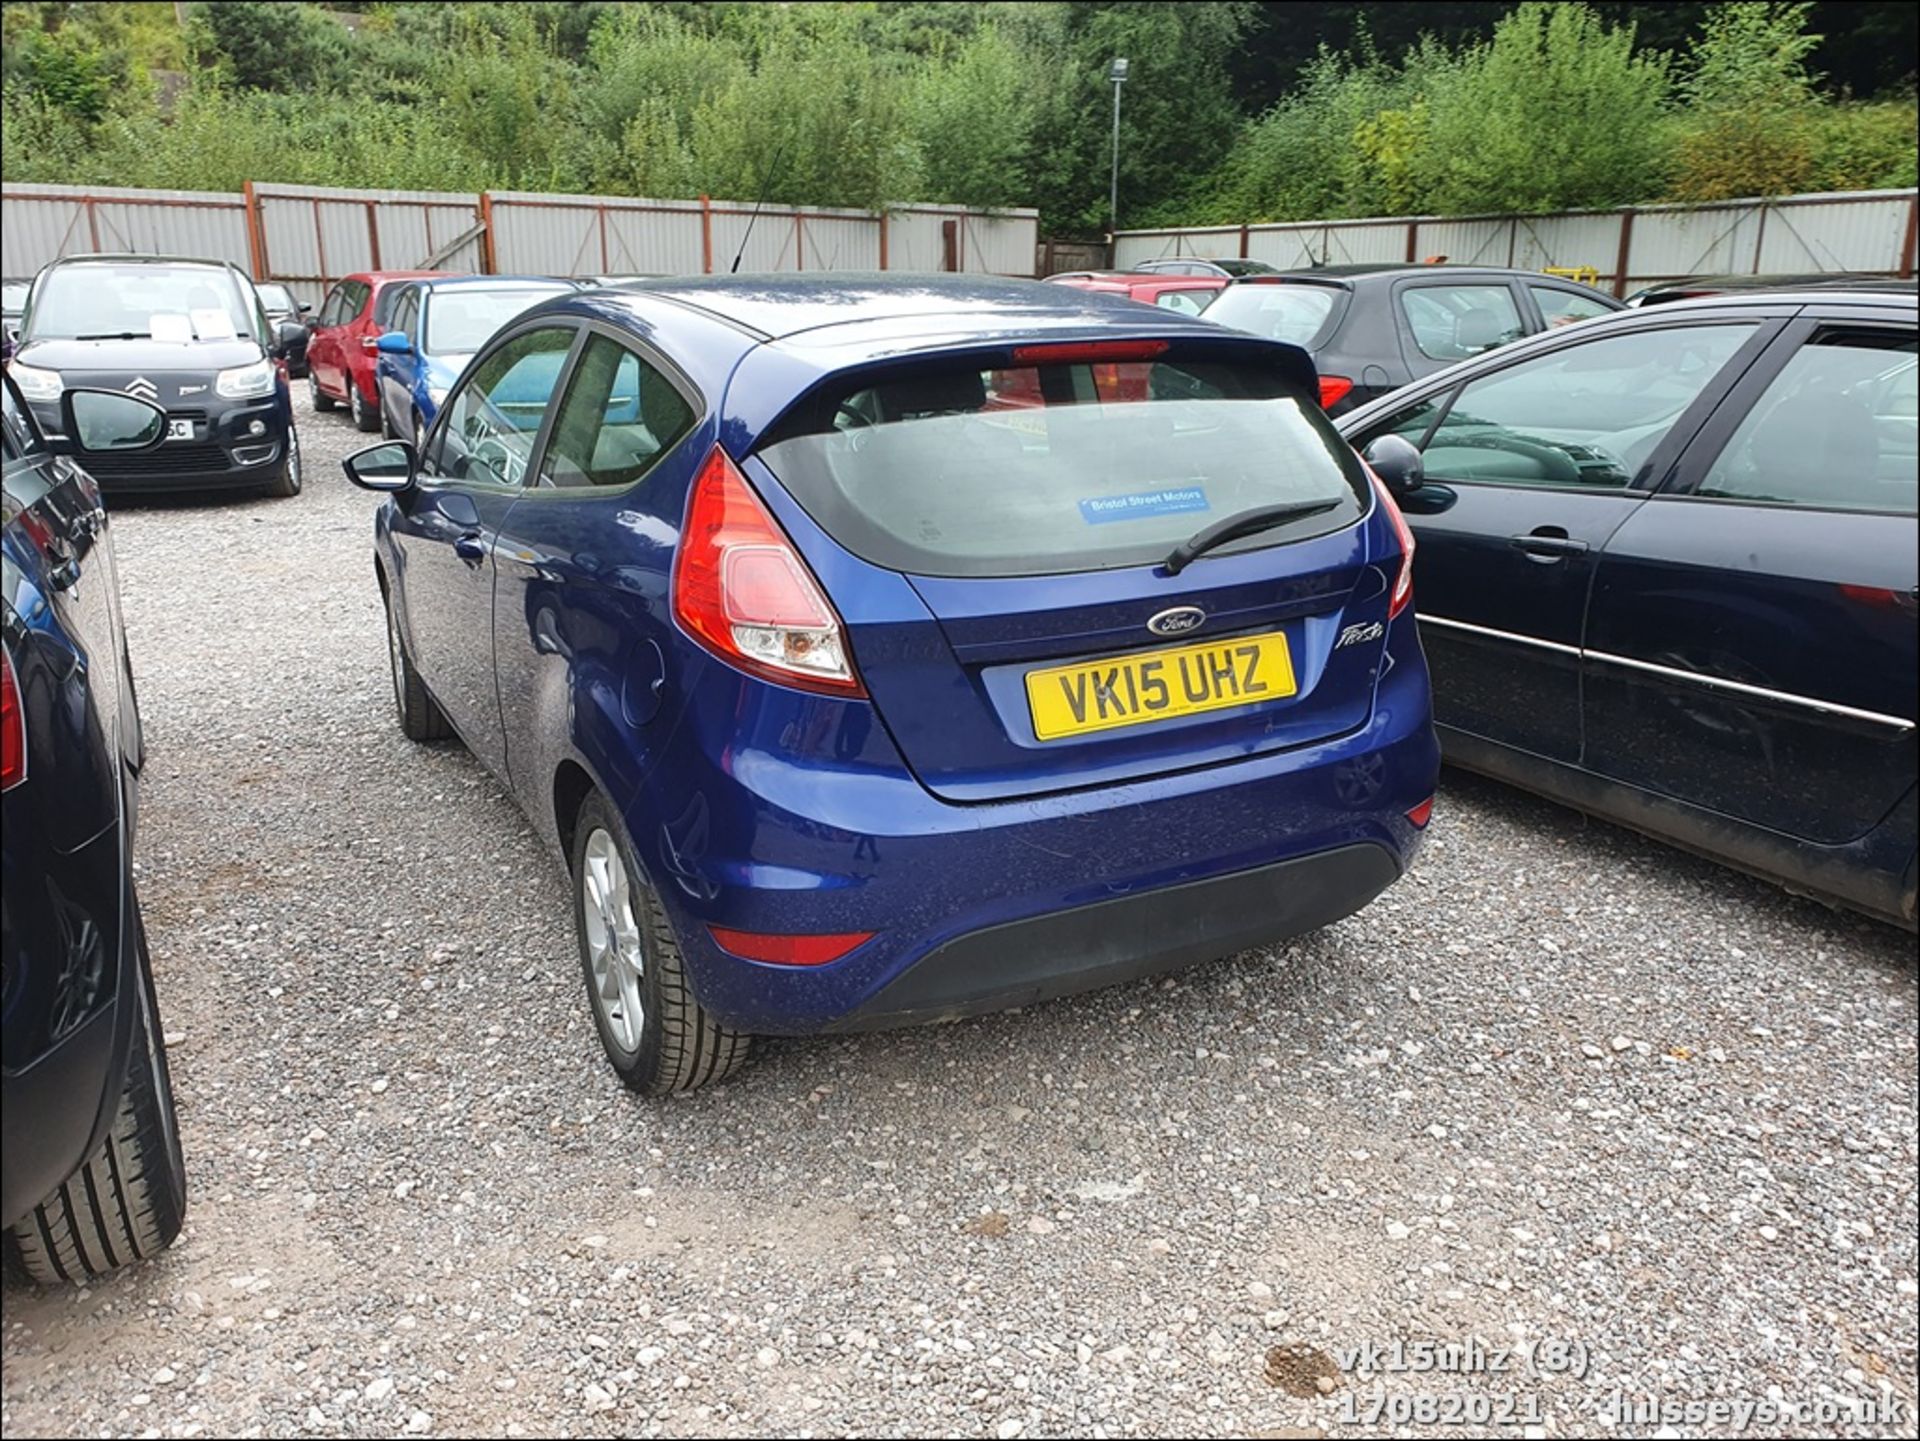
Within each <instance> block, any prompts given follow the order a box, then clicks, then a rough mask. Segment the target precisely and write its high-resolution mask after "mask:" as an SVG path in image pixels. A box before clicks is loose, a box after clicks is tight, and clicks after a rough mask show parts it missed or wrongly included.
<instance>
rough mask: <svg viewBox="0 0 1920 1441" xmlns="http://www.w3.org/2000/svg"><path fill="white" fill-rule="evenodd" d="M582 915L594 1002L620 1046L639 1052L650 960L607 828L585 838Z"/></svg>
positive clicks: (622, 865) (621, 863) (623, 866)
mask: <svg viewBox="0 0 1920 1441" xmlns="http://www.w3.org/2000/svg"><path fill="white" fill-rule="evenodd" d="M580 916H581V925H582V928H583V930H584V932H585V937H586V943H587V962H588V965H589V967H590V969H591V970H592V972H593V990H592V995H593V1004H594V1009H595V1010H597V1011H598V1012H599V1013H600V1019H601V1021H602V1022H603V1023H604V1026H605V1029H606V1032H607V1034H608V1035H609V1036H611V1037H612V1038H613V1042H614V1044H615V1046H616V1047H618V1048H619V1049H620V1050H621V1051H623V1052H625V1053H626V1054H628V1055H634V1054H637V1053H638V1052H639V1050H640V1037H641V1035H642V1034H643V1032H644V1030H645V1026H646V1004H645V1002H644V1001H643V1000H642V999H641V994H640V982H641V979H642V977H643V976H644V975H645V973H646V956H645V952H644V948H643V945H642V942H641V939H640V924H639V921H638V920H637V919H636V918H635V915H634V908H633V886H632V883H631V882H630V881H629V879H628V877H627V864H626V862H625V861H624V860H623V859H621V856H620V848H619V846H618V845H617V844H616V843H615V842H614V839H613V837H612V836H611V835H609V834H608V833H607V832H606V831H605V830H603V829H599V828H596V829H595V830H594V831H593V832H592V834H590V835H589V836H588V837H587V845H586V852H585V854H584V855H583V856H582V858H581V863H580Z"/></svg>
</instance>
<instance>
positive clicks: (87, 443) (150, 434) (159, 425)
mask: <svg viewBox="0 0 1920 1441" xmlns="http://www.w3.org/2000/svg"><path fill="white" fill-rule="evenodd" d="M60 428H61V430H62V431H63V432H65V440H66V446H65V448H67V449H70V450H75V451H78V452H80V453H81V454H83V455H84V454H88V453H98V452H100V451H109V450H110V451H118V452H123V453H124V452H126V451H132V450H151V449H152V448H153V447H154V446H156V445H158V444H159V443H160V442H161V441H163V440H165V439H166V438H167V413H166V411H164V410H162V409H161V408H160V407H159V406H157V405H152V404H149V403H148V402H147V401H144V400H141V399H140V398H139V397H138V396H133V395H122V394H121V393H120V392H118V391H113V390H65V391H62V392H61V393H60Z"/></svg>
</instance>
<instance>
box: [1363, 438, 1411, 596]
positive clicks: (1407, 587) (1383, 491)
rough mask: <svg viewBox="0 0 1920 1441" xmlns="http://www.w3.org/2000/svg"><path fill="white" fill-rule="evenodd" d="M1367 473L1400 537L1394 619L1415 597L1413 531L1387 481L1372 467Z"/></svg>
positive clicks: (1394, 587)
mask: <svg viewBox="0 0 1920 1441" xmlns="http://www.w3.org/2000/svg"><path fill="white" fill-rule="evenodd" d="M1367 475H1368V477H1369V478H1370V479H1371V480H1372V481H1373V489H1374V493H1375V494H1376V495H1378V496H1379V497H1380V508H1381V509H1382V510H1384V511H1385V512H1386V513H1387V519H1388V520H1390V521H1391V522H1393V533H1394V534H1395V535H1396V536H1398V537H1399V539H1400V573H1399V574H1398V575H1397V576H1395V577H1394V581H1393V598H1392V599H1391V600H1389V601H1388V602H1387V619H1388V620H1392V619H1393V618H1394V617H1395V616H1396V615H1398V614H1400V612H1401V611H1403V610H1405V609H1406V608H1407V604H1408V602H1409V601H1411V600H1412V599H1413V532H1412V531H1411V530H1409V529H1408V528H1407V518H1406V517H1405V516H1404V515H1402V514H1400V507H1399V506H1398V505H1396V504H1395V503H1394V499H1393V495H1392V493H1391V492H1389V491H1388V489H1387V486H1386V482H1385V481H1383V480H1381V479H1380V477H1379V476H1377V475H1375V474H1374V473H1373V470H1372V468H1371V467H1369V468H1368V470H1367Z"/></svg>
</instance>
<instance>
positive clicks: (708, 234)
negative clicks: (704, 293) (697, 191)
mask: <svg viewBox="0 0 1920 1441" xmlns="http://www.w3.org/2000/svg"><path fill="white" fill-rule="evenodd" d="M700 273H701V274H702V275H711V274H713V201H711V200H710V199H708V198H707V197H706V196H705V195H702V196H701V197H700Z"/></svg>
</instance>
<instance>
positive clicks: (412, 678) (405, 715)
mask: <svg viewBox="0 0 1920 1441" xmlns="http://www.w3.org/2000/svg"><path fill="white" fill-rule="evenodd" d="M381 591H382V595H383V596H384V598H385V600H386V605H387V664H388V666H389V668H390V669H391V670H392V672H393V705H394V709H395V710H396V711H398V712H399V715H400V733H401V734H402V735H404V736H405V737H406V738H407V739H408V740H410V741H443V740H446V739H448V738H449V737H451V736H452V735H453V726H452V724H451V723H450V722H449V721H448V720H447V713H446V712H445V711H443V710H441V709H440V703H439V702H438V701H436V700H435V699H434V698H433V694H432V692H430V691H429V690H428V689H427V683H426V682H425V681H423V680H421V679H420V673H419V672H418V671H416V670H415V669H414V668H413V657H412V656H410V655H408V654H407V642H406V639H405V638H404V637H403V636H402V635H401V634H400V618H399V617H398V616H396V615H395V614H394V613H393V597H392V596H391V595H390V594H387V593H386V588H385V587H384V586H383V587H382V588H381Z"/></svg>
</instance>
